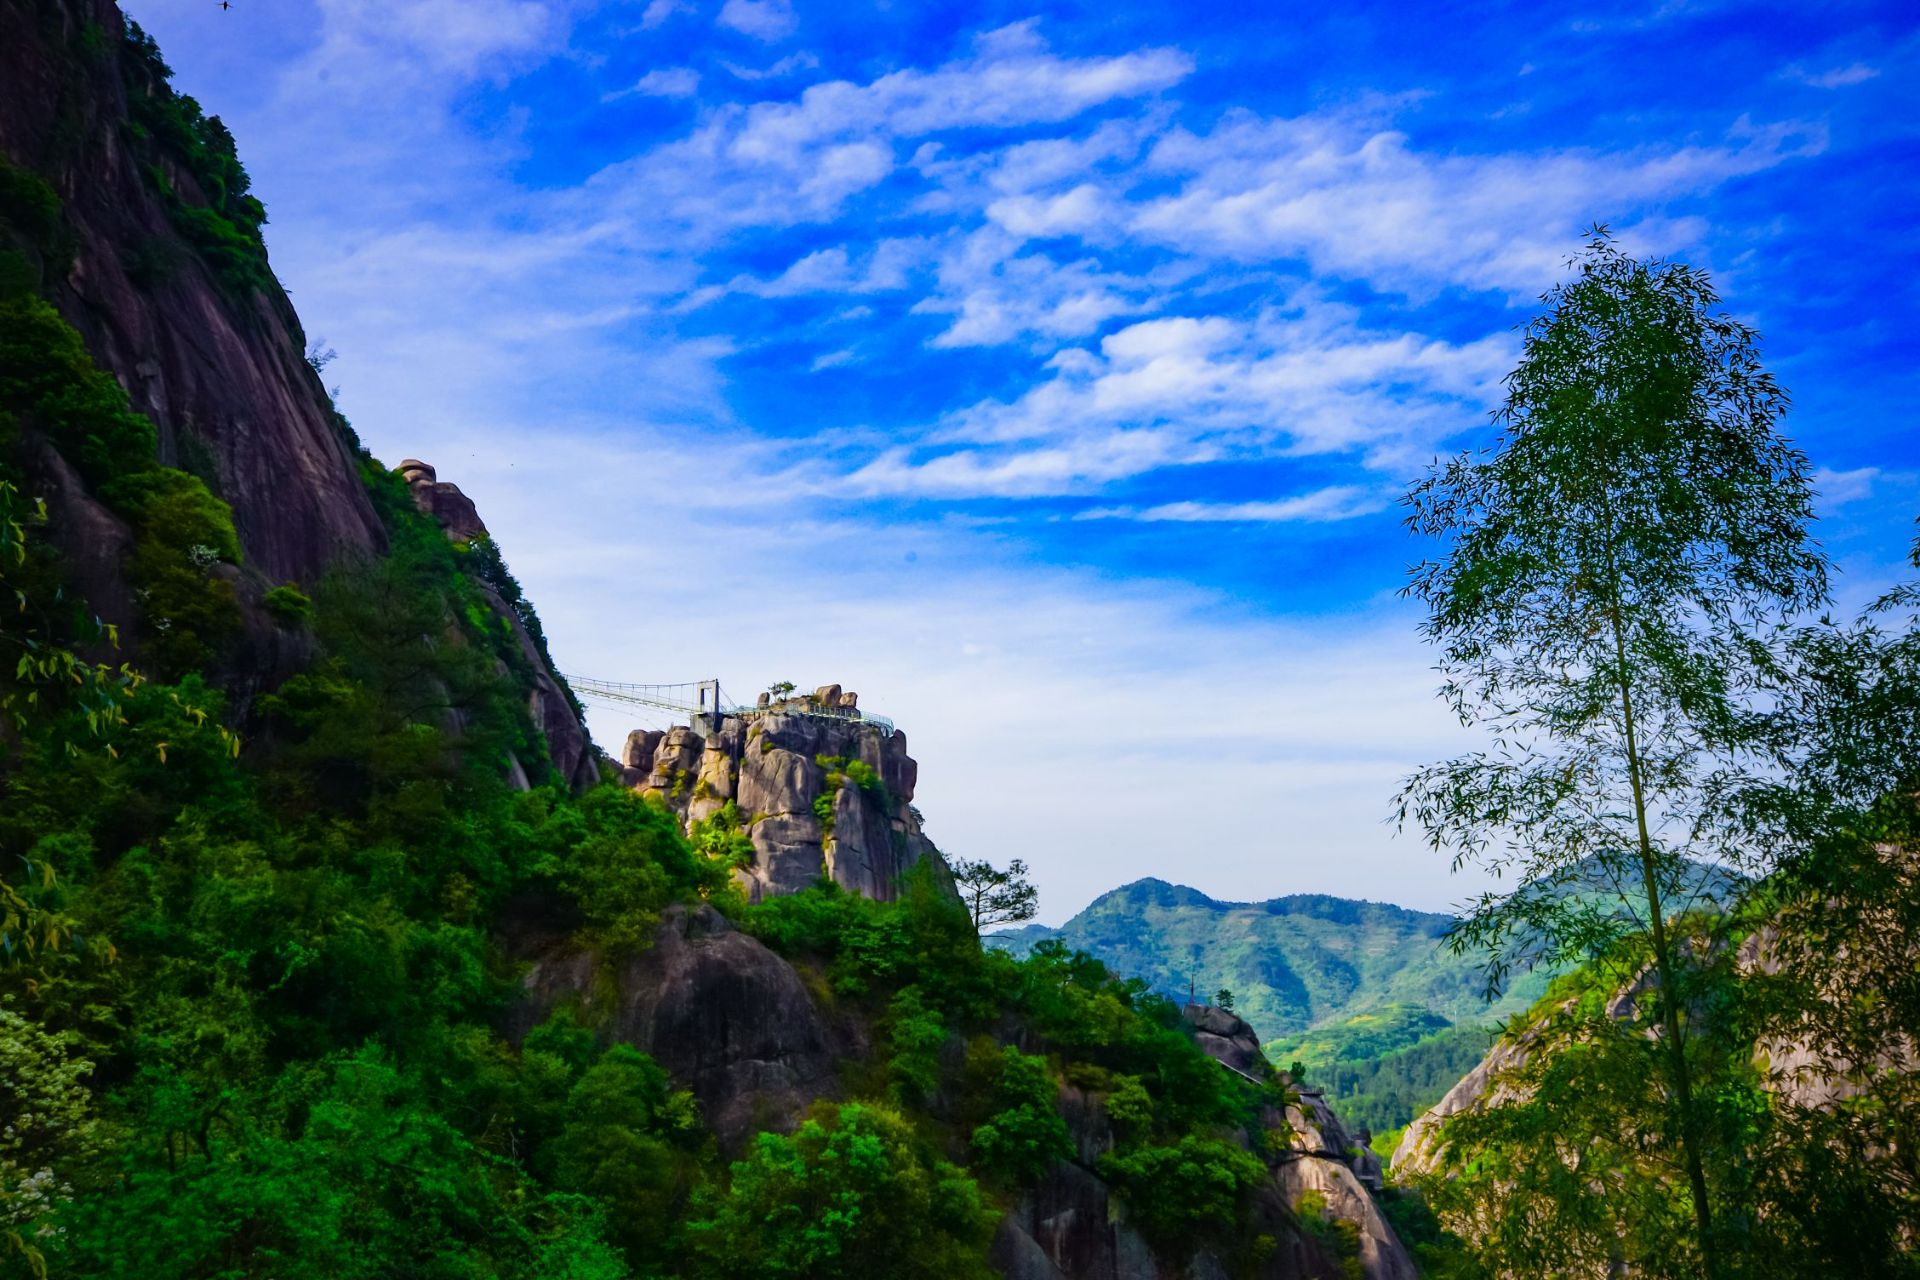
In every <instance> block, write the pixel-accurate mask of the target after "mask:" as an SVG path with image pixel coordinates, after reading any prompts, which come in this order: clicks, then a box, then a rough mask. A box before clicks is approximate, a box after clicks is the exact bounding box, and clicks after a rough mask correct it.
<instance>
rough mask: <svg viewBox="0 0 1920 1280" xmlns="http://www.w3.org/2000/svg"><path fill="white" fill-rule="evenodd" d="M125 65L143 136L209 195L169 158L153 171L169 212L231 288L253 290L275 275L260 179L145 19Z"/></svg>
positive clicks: (132, 31)
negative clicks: (255, 185) (180, 182)
mask: <svg viewBox="0 0 1920 1280" xmlns="http://www.w3.org/2000/svg"><path fill="white" fill-rule="evenodd" d="M122 49H123V61H122V70H123V75H124V79H125V82H126V87H127V102H128V106H129V108H130V112H131V117H132V119H131V126H130V127H131V129H132V131H133V133H134V137H135V139H136V141H141V142H149V143H150V144H152V145H154V146H157V148H158V149H159V151H160V152H161V154H163V155H164V156H165V157H167V158H168V159H169V160H171V161H172V162H173V163H174V164H176V165H178V166H179V168H180V169H181V170H183V171H184V172H185V173H187V174H188V175H190V176H191V177H192V179H193V183H194V185H195V186H196V187H198V188H199V192H200V195H201V196H202V197H204V199H205V203H204V204H199V203H193V202H191V201H189V200H188V199H187V198H185V197H183V196H182V195H180V194H179V193H177V192H176V191H175V190H174V189H173V184H172V183H171V182H169V181H168V180H167V170H166V167H165V166H164V165H163V164H157V163H156V164H151V165H149V166H148V174H149V176H150V178H151V179H152V181H153V183H154V186H155V187H156V188H157V189H158V190H159V191H160V194H161V197H162V199H163V200H165V202H166V205H167V213H168V216H169V217H170V218H171V219H172V221H173V224H174V226H175V227H176V228H178V229H179V231H180V232H181V234H182V235H183V236H184V237H185V238H186V239H187V240H188V241H189V242H190V243H191V244H193V245H194V246H195V247H196V248H198V249H199V250H200V251H201V252H202V254H204V255H205V256H206V257H207V259H208V260H209V262H210V263H211V265H212V266H213V268H214V271H215V273H216V274H218V275H219V277H220V278H221V279H222V280H223V281H225V282H226V283H227V284H228V285H229V286H230V287H231V288H233V289H235V290H237V291H240V292H243V293H245V292H251V291H252V290H254V289H259V288H264V287H266V286H267V285H269V284H270V283H271V282H272V280H273V273H272V271H271V269H270V268H269V267H268V266H267V246H266V241H265V239H264V238H263V237H262V236H261V234H260V228H261V226H262V225H264V224H265V222H266V220H267V211H266V207H265V206H264V205H262V204H261V203H260V201H259V200H258V199H256V198H254V197H253V196H252V195H250V194H248V192H249V188H250V187H251V185H252V183H251V181H250V179H249V178H248V176H247V170H246V167H245V166H244V165H242V164H241V163H240V156H239V152H238V150H237V149H236V148H235V146H234V141H233V134H232V133H231V132H229V131H228V129H227V127H226V125H224V124H222V123H221V121H220V118H219V117H218V116H208V115H205V114H204V113H203V112H202V111H201V109H200V104H199V103H198V102H196V101H195V100H194V99H192V98H190V97H188V96H186V95H185V94H182V93H178V92H176V91H175V90H174V88H173V69H172V68H171V67H169V66H167V64H166V62H165V60H164V59H162V58H161V56H160V49H159V46H157V45H156V44H155V43H154V42H153V39H152V37H151V36H149V35H147V33H146V32H145V31H143V30H141V29H140V24H139V23H137V22H132V21H129V22H128V23H127V39H126V42H125V43H124V45H123V46H122Z"/></svg>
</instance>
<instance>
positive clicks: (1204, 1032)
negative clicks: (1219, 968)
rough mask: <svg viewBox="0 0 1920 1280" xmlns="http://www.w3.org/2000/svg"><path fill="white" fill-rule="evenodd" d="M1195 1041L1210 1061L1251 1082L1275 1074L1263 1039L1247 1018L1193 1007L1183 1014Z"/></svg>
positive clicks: (1182, 1011) (1206, 1006) (1203, 1007)
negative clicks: (1261, 1043) (1262, 1049)
mask: <svg viewBox="0 0 1920 1280" xmlns="http://www.w3.org/2000/svg"><path fill="white" fill-rule="evenodd" d="M1181 1014H1182V1016H1183V1017H1185V1018H1186V1020H1187V1025H1188V1026H1189V1027H1192V1028H1193V1038H1194V1041H1195V1043H1197V1044H1198V1045H1199V1046H1200V1047H1201V1049H1203V1050H1205V1052H1206V1054H1207V1056H1208V1057H1210V1058H1212V1059H1213V1060H1214V1061H1215V1062H1218V1063H1220V1064H1222V1065H1223V1066H1226V1067H1230V1068H1232V1069H1233V1070H1234V1071H1235V1072H1237V1073H1238V1074H1240V1075H1243V1076H1246V1077H1247V1078H1248V1079H1249V1080H1264V1079H1266V1078H1267V1075H1268V1074H1269V1073H1270V1072H1271V1071H1272V1068H1271V1067H1270V1066H1269V1065H1268V1064H1267V1059H1266V1055H1265V1054H1263V1053H1261V1051H1260V1037H1259V1036H1258V1035H1256V1034H1255V1033H1254V1030H1253V1027H1252V1026H1251V1025H1250V1024H1249V1023H1248V1022H1247V1021H1246V1020H1245V1019H1243V1018H1240V1017H1237V1016H1235V1015H1234V1014H1233V1013H1231V1012H1230V1011H1228V1010H1226V1009H1220V1008H1216V1007H1215V1006H1213V1005H1210V1004H1189V1005H1187V1006H1186V1007H1185V1008H1183V1009H1182V1010H1181Z"/></svg>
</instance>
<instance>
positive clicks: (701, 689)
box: [693, 680, 721, 738]
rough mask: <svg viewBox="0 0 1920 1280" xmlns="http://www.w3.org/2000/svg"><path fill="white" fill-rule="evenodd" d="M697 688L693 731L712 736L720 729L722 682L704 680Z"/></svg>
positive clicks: (704, 735)
mask: <svg viewBox="0 0 1920 1280" xmlns="http://www.w3.org/2000/svg"><path fill="white" fill-rule="evenodd" d="M695 688H696V689H697V691H698V697H697V698H696V699H695V706H696V707H697V710H695V711H694V713H693V731H694V732H695V733H697V734H699V735H700V736H701V737H703V738H706V737H711V736H712V735H713V734H715V733H717V732H719V729H720V716H721V710H720V682H719V681H718V680H702V681H701V682H700V683H699V684H698V685H697V686H695Z"/></svg>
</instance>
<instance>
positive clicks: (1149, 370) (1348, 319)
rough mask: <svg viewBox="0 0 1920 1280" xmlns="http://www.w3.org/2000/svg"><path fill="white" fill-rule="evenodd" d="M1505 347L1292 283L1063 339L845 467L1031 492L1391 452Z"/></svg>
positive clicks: (1419, 439) (1446, 415)
mask: <svg viewBox="0 0 1920 1280" xmlns="http://www.w3.org/2000/svg"><path fill="white" fill-rule="evenodd" d="M1512 356H1513V345H1512V341H1511V340H1510V339H1509V338H1507V337H1506V336H1504V335H1502V336H1498V337H1489V338H1485V339H1481V340H1479V341H1476V342H1472V343H1467V344H1456V343H1451V342H1446V341H1441V340H1437V339H1432V338H1424V337H1420V336H1418V335H1414V334H1408V333H1390V332H1383V331H1377V330H1371V329H1368V328H1366V327H1365V326H1363V325H1361V324H1360V323H1359V321H1358V320H1357V319H1356V318H1355V316H1354V315H1353V314H1352V313H1351V311H1350V310H1348V309H1347V308H1345V307H1342V306H1338V305H1335V304H1331V303H1328V302H1326V301H1324V300H1323V299H1320V298H1318V297H1317V296H1315V295H1314V294H1312V293H1311V292H1310V291H1304V290H1303V291H1300V292H1298V293H1297V294H1296V296H1295V297H1294V298H1293V299H1292V300H1291V301H1290V303H1289V304H1288V305H1286V306H1279V307H1274V308H1271V309H1269V310H1267V311H1265V312H1263V313H1262V314H1261V315H1259V316H1258V317H1256V318H1253V319H1251V320H1244V321H1243V320H1236V319H1231V318H1228V317H1224V316H1200V317H1191V316H1179V317H1168V318H1162V319H1154V320H1144V321H1140V322H1137V323H1134V324H1130V325H1128V326H1127V327H1125V328H1123V329H1120V330H1118V331H1117V332H1115V333H1112V334H1109V335H1108V336H1107V337H1105V338H1103V339H1101V341H1100V343H1099V345H1098V347H1097V348H1093V349H1089V348H1084V347H1081V348H1069V349H1067V350H1065V351H1062V352H1061V353H1060V354H1058V355H1056V356H1055V357H1054V358H1053V359H1052V360H1051V361H1050V362H1049V364H1050V370H1051V373H1050V376H1049V377H1048V378H1046V379H1045V380H1043V381H1041V382H1039V383H1037V384H1035V385H1034V386H1033V387H1032V388H1031V389H1030V390H1028V391H1026V392H1025V393H1024V394H1022V395H1021V396H1020V397H1018V398H1017V399H1014V400H1012V401H983V402H981V403H979V404H976V405H974V406H972V407H970V408H968V409H965V410H962V411H960V412H957V413H955V414H953V415H950V416H949V417H948V418H947V419H945V420H944V421H943V422H942V423H941V424H939V425H938V427H936V428H935V429H933V430H932V431H930V432H929V433H928V435H927V438H926V442H925V443H924V444H923V445H920V446H897V447H894V448H892V449H889V450H887V451H886V452H884V453H883V454H882V455H881V456H879V457H878V458H876V459H874V460H873V461H871V462H869V463H867V464H866V465H864V466H862V467H860V468H859V469H858V470H856V471H854V472H853V473H852V474H851V475H850V476H848V477H847V484H848V486H849V487H851V488H852V489H854V490H855V491H858V492H866V493H918V494H929V495H946V496H966V495H994V496H1001V497H1006V496H1021V495H1026V496H1035V495H1041V494H1071V493H1082V492H1086V491H1087V490H1088V489H1089V488H1090V487H1097V486H1098V485H1100V484H1102V483H1104V482H1107V481H1111V480H1115V479H1121V478H1125V477H1130V476H1136V475H1140V474H1143V473H1144V472H1147V471H1150V470H1153V469H1156V468H1160V467H1167V466H1185V465H1193V464H1195V463H1202V462H1217V461H1222V460H1228V459H1239V460H1253V459H1260V458H1273V457H1281V456H1301V455H1308V454H1328V453H1341V452H1349V451H1357V452H1361V453H1362V454H1364V455H1366V456H1367V457H1368V459H1369V460H1371V461H1373V462H1375V463H1390V462H1392V463H1397V462H1402V461H1404V460H1405V458H1406V457H1407V456H1408V451H1409V450H1412V451H1414V452H1419V451H1422V450H1427V449H1430V448H1431V447H1432V445H1433V444H1434V442H1435V441H1437V440H1439V439H1442V438H1444V437H1445V436H1447V435H1449V434H1452V433H1453V432H1456V431H1458V430H1460V429H1461V428H1462V427H1464V426H1465V425H1467V424H1468V423H1469V422H1471V421H1473V420H1475V419H1477V418H1479V417H1480V416H1481V415H1482V414H1483V412H1484V410H1485V408H1486V406H1487V404H1488V403H1489V402H1490V399H1491V396H1492V392H1493V388H1494V387H1495V384H1496V383H1497V381H1498V379H1499V378H1500V376H1501V375H1502V374H1503V373H1504V371H1505V370H1506V369H1507V368H1508V367H1510V365H1511V362H1512Z"/></svg>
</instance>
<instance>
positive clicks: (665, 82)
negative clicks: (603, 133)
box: [601, 67, 700, 102]
mask: <svg viewBox="0 0 1920 1280" xmlns="http://www.w3.org/2000/svg"><path fill="white" fill-rule="evenodd" d="M699 88H700V73H699V72H698V71H695V70H694V69H693V68H692V67H656V68H654V69H653V70H652V71H649V72H647V74H645V75H643V76H641V77H640V79H639V80H637V81H635V82H634V84H633V85H632V87H631V88H627V89H621V90H619V91H618V92H616V93H610V94H607V95H606V97H604V98H602V99H601V101H603V102H611V101H613V100H614V99H616V98H625V97H629V96H631V95H633V94H640V95H641V96H643V97H648V98H690V97H692V96H693V94H694V93H695V92H696V91H697V90H698V89H699Z"/></svg>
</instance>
